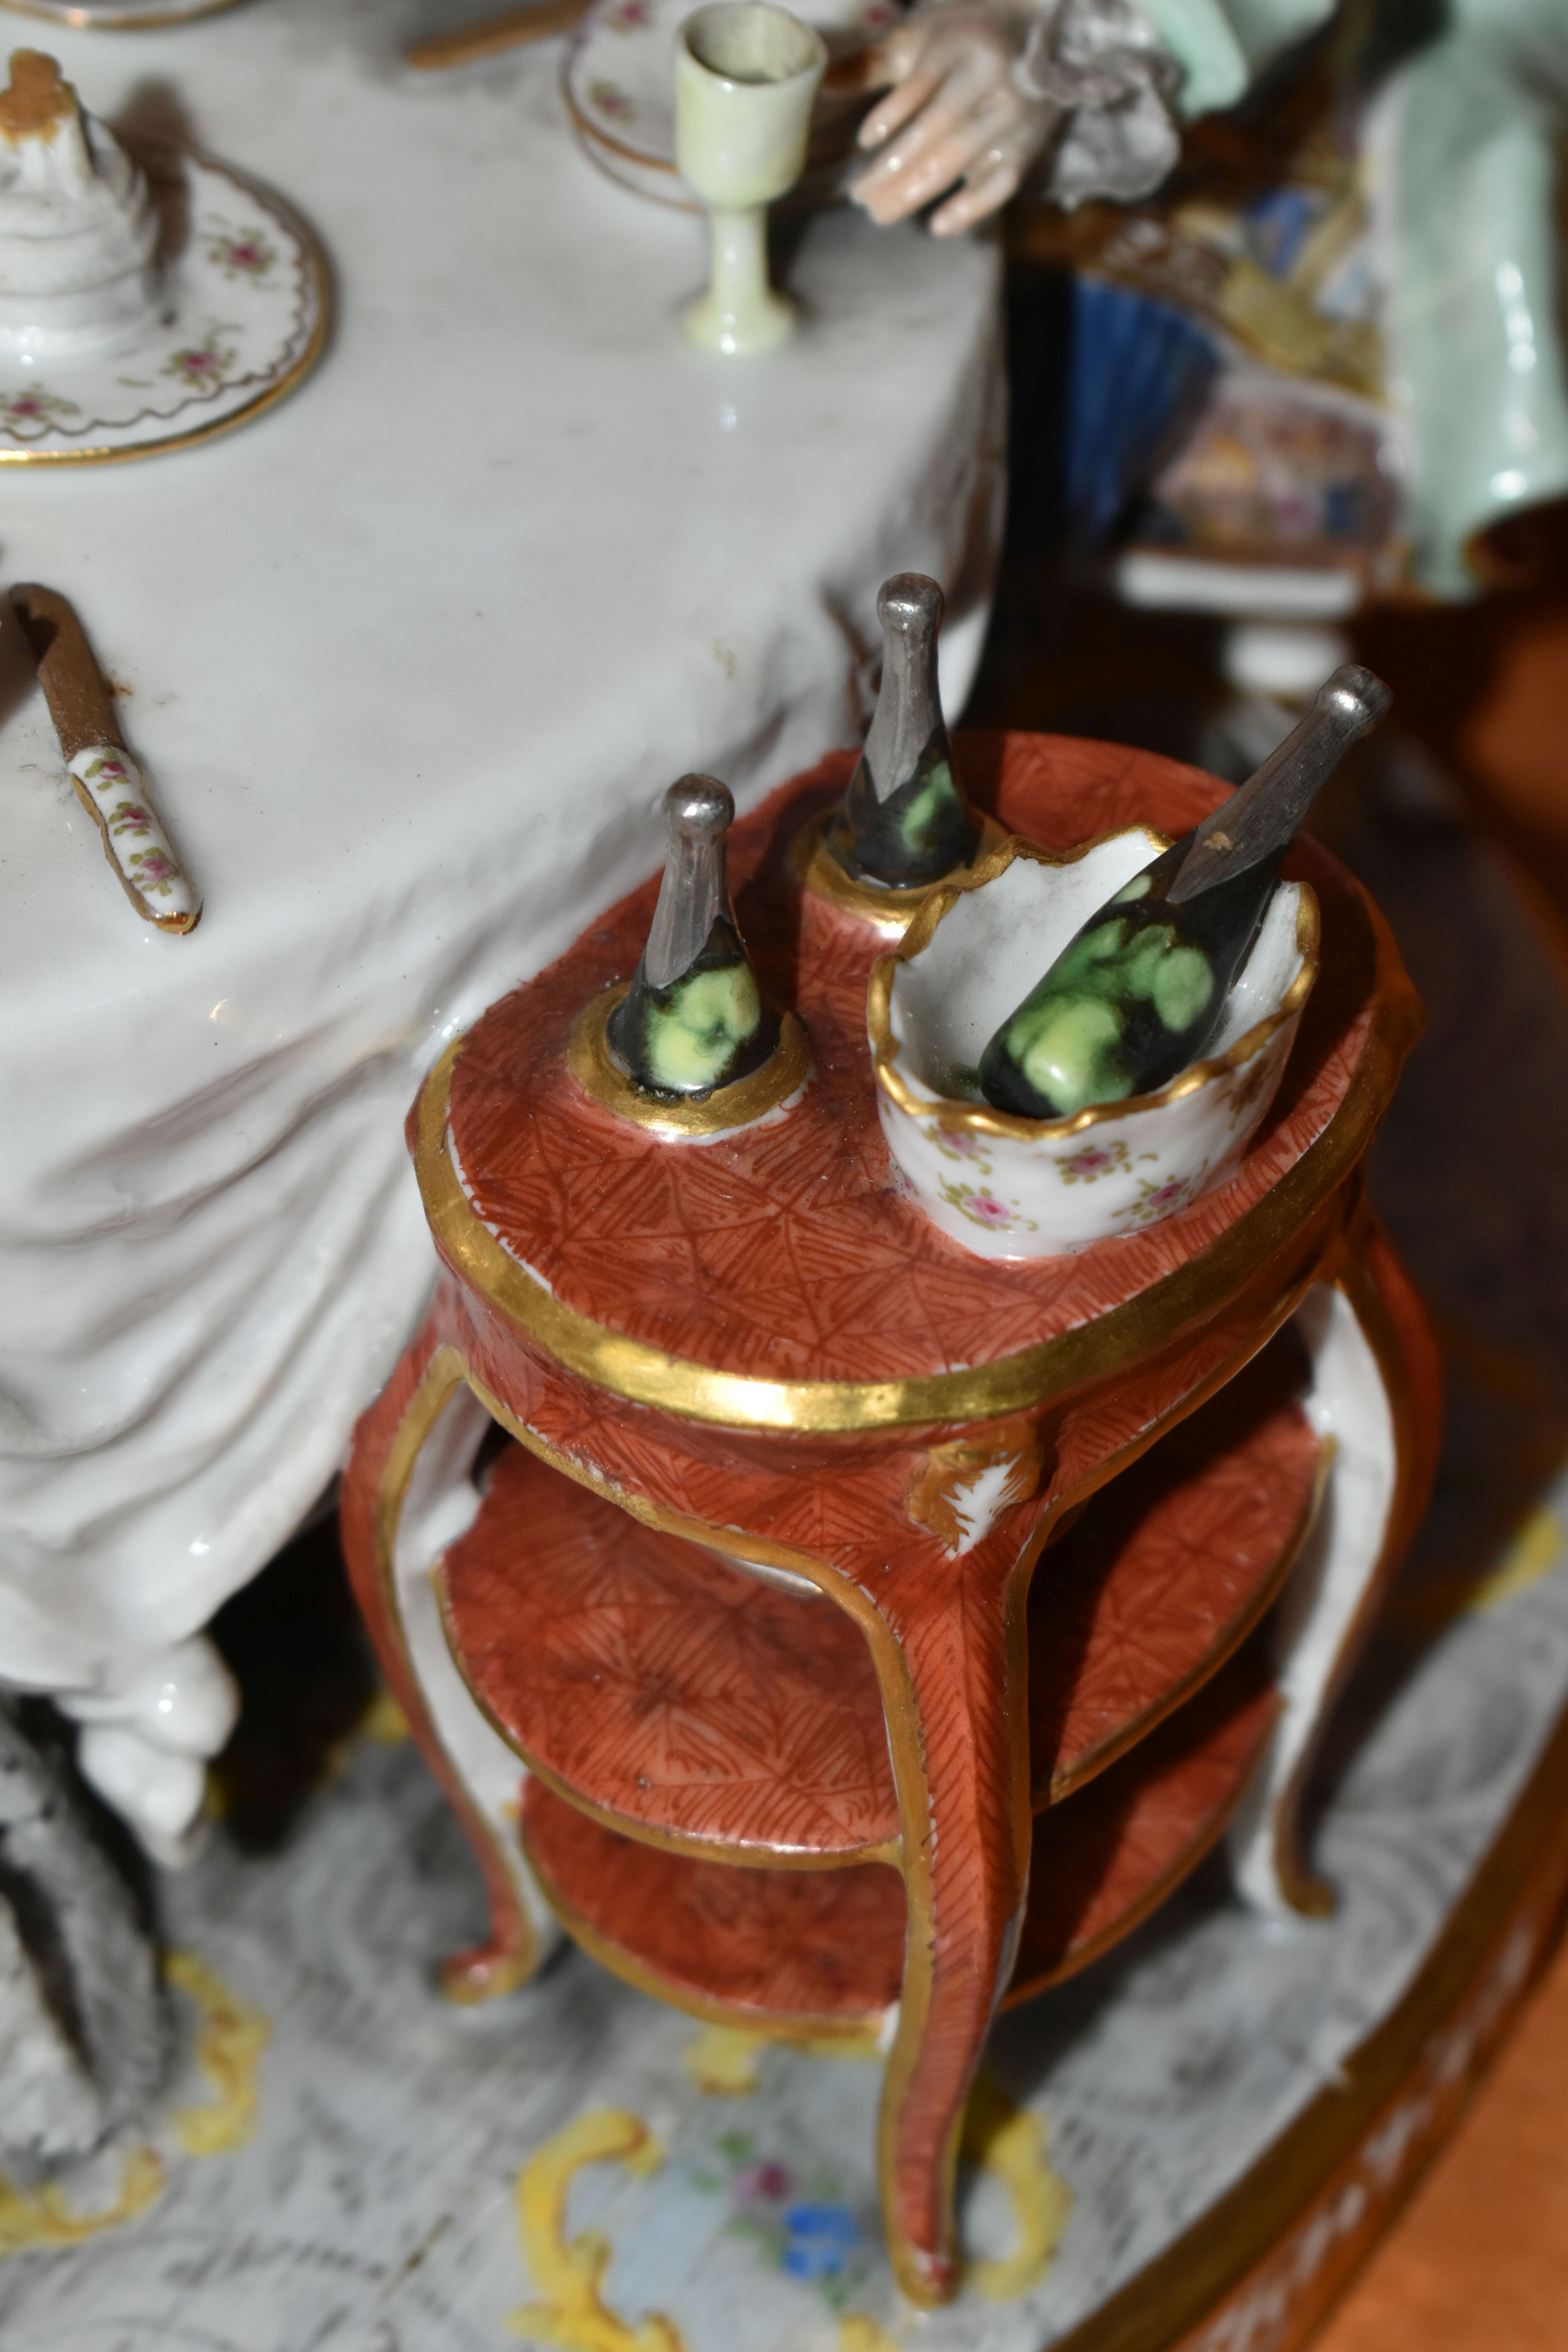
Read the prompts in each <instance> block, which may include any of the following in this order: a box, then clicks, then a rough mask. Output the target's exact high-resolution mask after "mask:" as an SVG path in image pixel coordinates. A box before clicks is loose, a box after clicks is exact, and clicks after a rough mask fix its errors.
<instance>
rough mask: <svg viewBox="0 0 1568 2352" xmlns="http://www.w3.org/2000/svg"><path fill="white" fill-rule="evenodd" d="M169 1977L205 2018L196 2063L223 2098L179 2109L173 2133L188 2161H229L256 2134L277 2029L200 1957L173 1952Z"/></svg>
mask: <svg viewBox="0 0 1568 2352" xmlns="http://www.w3.org/2000/svg"><path fill="white" fill-rule="evenodd" d="M163 1973H164V1975H165V1976H166V1977H167V1978H168V1979H169V1982H170V1983H171V1984H173V1985H178V1987H179V1989H180V1990H181V1991H182V1992H183V1993H184V1994H185V1995H186V1996H187V1998H188V1999H189V2000H194V2001H195V2004H196V2007H197V2008H198V2009H199V2010H200V2011H201V2012H202V2022H201V2026H200V2029H199V2030H198V2032H197V2034H196V2063H197V2065H198V2066H199V2067H200V2068H201V2070H202V2073H203V2074H205V2076H206V2078H207V2081H208V2082H209V2083H210V2084H212V2086H213V2088H214V2090H215V2091H216V2094H217V2096H216V2099H214V2100H212V2101H211V2102H210V2103H209V2104H208V2105H205V2106H199V2107H176V2108H175V2110H174V2114H173V2115H172V2116H170V2117H169V2128H170V2130H171V2131H172V2132H173V2133H174V2137H175V2139H176V2140H177V2141H178V2142H179V2144H180V2146H181V2147H182V2148H184V2152H185V2154H186V2155H187V2156H226V2155H227V2154H228V2152H229V2150H230V2149H231V2148H237V2147H244V2146H245V2143H246V2141H247V2139H248V2138H249V2137H250V2136H251V2134H252V2132H254V2130H255V2129H256V2115H257V2107H258V2101H259V2098H260V2092H261V2053H262V2052H263V2051H264V2050H265V2049H266V2047H267V2043H268V2037H269V2036H270V2034H271V2032H272V2028H271V2025H270V2024H269V2022H268V2020H267V2018H266V2017H264V2016H263V2014H262V2012H261V2011H260V2010H258V2009H253V2008H252V2007H251V2005H250V2003H249V2001H247V2000H241V1999H240V1997H239V1995H238V1994H237V1993H236V1992H231V1991H230V1990H229V1988H228V1987H227V1985H226V1984H225V1982H224V1980H223V1979H222V1977H220V1976H219V1974H218V1972H217V1970H216V1969H213V1968H209V1967H208V1966H207V1963H206V1962H205V1960H204V1959H201V1958H198V1957H197V1955H196V1954H195V1952H171V1953H170V1954H169V1957H168V1958H167V1959H166V1960H165V1962H164V1963H163Z"/></svg>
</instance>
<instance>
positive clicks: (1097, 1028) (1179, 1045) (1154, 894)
mask: <svg viewBox="0 0 1568 2352" xmlns="http://www.w3.org/2000/svg"><path fill="white" fill-rule="evenodd" d="M1189 846H1190V836H1189V837H1188V839H1187V840H1184V841H1179V842H1177V843H1176V844H1175V845H1174V847H1173V848H1171V849H1167V850H1165V851H1164V852H1163V854H1162V856H1159V857H1157V858H1156V859H1155V860H1154V861H1153V863H1152V865H1150V866H1145V867H1144V868H1143V870H1142V873H1140V874H1136V875H1134V876H1133V877H1132V879H1131V882H1129V883H1127V884H1126V885H1124V887H1122V888H1121V890H1119V891H1118V892H1117V893H1116V895H1115V896H1114V897H1113V898H1110V900H1109V901H1108V902H1107V903H1106V905H1104V906H1103V907H1101V908H1100V909H1099V911H1098V913H1096V914H1094V915H1091V916H1090V917H1089V921H1088V922H1087V923H1085V924H1083V925H1082V926H1081V928H1080V929H1079V930H1078V931H1076V932H1075V933H1074V935H1073V937H1072V939H1071V940H1069V941H1068V945H1067V947H1066V948H1065V949H1064V950H1062V952H1061V954H1060V955H1059V956H1058V958H1057V960H1056V961H1055V962H1054V963H1053V964H1052V966H1051V968H1050V970H1049V971H1047V973H1046V974H1045V976H1044V978H1043V979H1042V980H1040V981H1039V982H1038V983H1037V985H1036V986H1035V987H1034V988H1033V989H1031V991H1030V992H1029V993H1028V995H1027V996H1026V997H1025V999H1024V1001H1023V1003H1021V1004H1020V1005H1018V1006H1017V1008H1016V1010H1015V1011H1014V1012H1013V1013H1010V1014H1009V1015H1008V1017H1007V1019H1006V1020H1005V1022H1004V1023H1003V1024H1002V1025H1001V1027H1000V1028H999V1029H998V1030H997V1032H996V1034H995V1035H994V1037H993V1038H992V1039H991V1041H990V1043H989V1045H987V1046H986V1048H985V1051H984V1054H983V1055H982V1056H981V1061H980V1087H981V1092H982V1093H983V1094H984V1097H985V1099H986V1101H987V1102H989V1103H991V1104H993V1105H994V1108H996V1109H998V1110H1006V1111H1012V1112H1014V1113H1015V1114H1016V1116H1017V1117H1018V1118H1070V1117H1071V1116H1072V1115H1073V1114H1074V1113H1075V1112H1076V1111H1080V1110H1084V1109H1087V1108H1089V1106H1090V1105H1091V1104H1097V1103H1110V1102H1124V1101H1126V1100H1127V1098H1128V1097H1129V1096H1131V1095H1143V1094H1152V1093H1154V1092H1156V1091H1157V1090H1158V1089H1159V1088H1160V1087H1163V1086H1165V1085H1167V1084H1168V1083H1169V1081H1170V1080H1171V1079H1172V1078H1173V1077H1175V1076H1178V1074H1179V1073H1180V1072H1181V1071H1183V1070H1184V1069H1185V1068H1186V1066H1187V1065H1188V1064H1189V1063H1190V1062H1193V1061H1195V1060H1197V1059H1198V1057H1199V1056H1200V1055H1202V1053H1203V1050H1204V1047H1205V1045H1206V1044H1207V1043H1208V1040H1209V1039H1210V1037H1211V1036H1212V1035H1213V1034H1214V1032H1215V1028H1216V1027H1217V1026H1218V1024H1219V1020H1220V1016H1221V1014H1222V1013H1223V1012H1224V1009H1225V1000H1226V996H1227V994H1228V993H1229V991H1230V988H1231V985H1232V983H1233V982H1234V981H1235V979H1236V976H1237V972H1238V971H1240V970H1241V967H1242V965H1243V964H1244V963H1245V962H1246V961H1247V956H1248V955H1249V954H1250V953H1251V950H1252V946H1253V942H1254V941H1255V940H1256V939H1257V937H1258V929H1259V927H1260V925H1261V924H1262V921H1263V917H1264V914H1265V912H1266V910H1267V908H1268V901H1269V898H1270V897H1271V896H1272V895H1273V891H1274V886H1275V883H1276V881H1277V880H1278V878H1279V860H1280V858H1281V856H1283V855H1284V852H1283V850H1282V849H1281V850H1277V851H1276V852H1275V853H1274V855H1273V856H1271V857H1269V858H1268V859H1266V860H1265V861H1264V862H1263V863H1262V864H1260V865H1258V866H1253V867H1251V868H1250V869H1248V870H1247V872H1245V873H1242V874H1238V875H1235V876H1233V877H1230V878H1229V879H1228V880H1226V881H1224V882H1220V883H1217V884H1216V885H1215V887H1214V888H1213V889H1210V890H1205V891H1204V892H1202V893H1201V894H1200V895H1199V896H1198V897H1197V898H1189V899H1187V900H1185V901H1184V903H1183V904H1182V905H1180V906H1173V905H1172V904H1171V903H1170V902H1169V900H1168V898H1167V897H1166V892H1167V890H1168V888H1169V887H1170V885H1171V884H1172V883H1173V881H1174V879H1175V877H1176V875H1177V874H1178V873H1179V872H1180V870H1181V867H1182V866H1183V864H1184V860H1185V857H1186V854H1187V850H1188V848H1189Z"/></svg>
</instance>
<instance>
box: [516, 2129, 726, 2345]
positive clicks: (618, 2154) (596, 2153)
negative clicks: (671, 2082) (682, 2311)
mask: <svg viewBox="0 0 1568 2352" xmlns="http://www.w3.org/2000/svg"><path fill="white" fill-rule="evenodd" d="M612 2159H616V2160H618V2161H619V2162H620V2163H622V2164H624V2165H625V2166H626V2169H627V2171H628V2172H637V2173H643V2174H647V2173H651V2172H657V2171H658V2168H659V2165H660V2164H661V2163H662V2162H663V2160H664V2155H663V2150H662V2149H661V2148H660V2147H659V2145H658V2141H657V2140H656V2139H655V2137H653V2134H652V2133H651V2132H650V2131H649V2130H648V2127H647V2125H646V2124H645V2123H643V2122H642V2121H641V2120H640V2119H639V2117H637V2116H630V2115H627V2114H626V2110H625V2109H624V2108H621V2107H600V2108H599V2109H597V2110H596V2111H595V2113H594V2114H593V2115H588V2116H578V2118H577V2120H576V2122H575V2123H574V2124H568V2125H567V2126H566V2128H565V2130H564V2131H559V2132H557V2133H556V2134H555V2137H553V2139H549V2140H546V2142H545V2144H544V2146H543V2147H542V2148H541V2149H540V2150H539V2153H538V2154H537V2156H534V2157H531V2158H530V2160H529V2161H528V2163H527V2164H525V2165H524V2166H523V2168H522V2170H521V2172H520V2173H519V2174H518V2177H517V2227H518V2235H519V2236H520V2237H521V2241H522V2252H523V2259H524V2261H525V2262H526V2263H527V2264H528V2267H529V2270H530V2272H531V2274H532V2276H533V2279H534V2281H535V2283H536V2284H537V2285H538V2286H539V2288H540V2290H541V2292H542V2294H543V2295H544V2296H545V2297H546V2300H545V2301H544V2302H543V2303H528V2304H524V2305H523V2306H522V2308H521V2310H519V2311H512V2312H509V2313H508V2314H507V2322H506V2324H507V2326H508V2327H510V2329H511V2331H512V2333H513V2334H514V2335H517V2336H532V2337H533V2338H534V2340H535V2341H536V2342H538V2343H540V2344H555V2345H559V2346H561V2347H563V2352H687V2347H686V2342H685V2338H684V2337H683V2336H681V2334H680V2332H679V2329H678V2328H676V2327H674V2326H671V2324H670V2322H669V2321H668V2319H666V2318H665V2317H664V2316H663V2315H662V2314H660V2313H658V2312H652V2313H650V2314H649V2315H648V2317H647V2319H645V2320H644V2321H643V2322H642V2323H641V2325H640V2326H637V2327H629V2326H627V2325H626V2321H625V2320H623V2319H618V2318H617V2317H616V2314H615V2313H614V2312H613V2311H611V2310H610V2309H609V2308H608V2307H607V2306H606V2305H605V2302H604V2301H603V2299H602V2297H601V2295H600V2293H599V2289H600V2287H601V2286H602V2285H603V2284H604V2279H605V2271H606V2270H607V2269H608V2268H609V2263H610V2244H609V2241H608V2239H606V2238H605V2235H604V2234H603V2232H602V2231H598V2230H583V2231H579V2232H578V2234H577V2236H576V2237H574V2238H572V2239H568V2238H567V2235H566V2200H567V2197H568V2195H569V2194H570V2192H571V2188H572V2183H573V2180H574V2178H575V2176H576V2175H577V2174H578V2173H579V2172H580V2171H581V2170H582V2169H583V2168H584V2165H588V2164H605V2163H607V2162H609V2161H611V2160H612Z"/></svg>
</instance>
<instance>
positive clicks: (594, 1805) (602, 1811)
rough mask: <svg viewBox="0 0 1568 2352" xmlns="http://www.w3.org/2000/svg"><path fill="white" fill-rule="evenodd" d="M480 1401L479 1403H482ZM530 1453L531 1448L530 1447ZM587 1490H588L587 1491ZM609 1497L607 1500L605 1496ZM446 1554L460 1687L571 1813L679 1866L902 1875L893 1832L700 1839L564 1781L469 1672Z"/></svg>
mask: <svg viewBox="0 0 1568 2352" xmlns="http://www.w3.org/2000/svg"><path fill="white" fill-rule="evenodd" d="M481 1402H482V1399H481ZM529 1451H530V1452H531V1451H532V1448H531V1447H530V1449H529ZM590 1491H592V1490H591V1489H590ZM606 1499H607V1498H606ZM444 1568H445V1556H444V1555H443V1559H442V1560H441V1561H438V1562H437V1567H436V1570H435V1572H434V1577H433V1580H434V1583H435V1586H436V1599H437V1608H438V1611H439V1614H440V1620H441V1631H442V1633H443V1634H444V1635H445V1637H446V1642H447V1652H448V1654H450V1657H451V1660H452V1664H453V1665H454V1666H455V1667H456V1668H457V1670H458V1677H459V1679H460V1680H461V1682H462V1685H463V1688H464V1689H465V1690H466V1691H467V1692H468V1696H469V1697H470V1698H471V1699H472V1700H473V1702H474V1705H475V1706H477V1707H478V1708H479V1713H480V1714H481V1715H482V1716H483V1717H484V1718H485V1721H486V1722H487V1723H488V1724H489V1727H490V1729H491V1730H492V1731H493V1732H494V1733H495V1735H496V1738H498V1739H499V1740H500V1741H501V1742H502V1744H503V1746H505V1747H507V1748H510V1750H511V1752H512V1754H513V1755H514V1756H515V1757H516V1758H517V1759H518V1761H519V1762H520V1763H521V1764H523V1765H525V1766H526V1767H527V1769H528V1770H529V1771H530V1772H531V1774H532V1776H533V1778H534V1779H535V1780H542V1782H543V1784H544V1786H545V1787H546V1788H547V1789H548V1790H550V1793H551V1795H552V1797H559V1798H560V1800H561V1801H562V1803H563V1805H570V1806H571V1807H572V1810H573V1811H574V1812H578V1813H584V1814H585V1815H586V1816H587V1818H588V1820H589V1821H591V1822H597V1823H598V1825H599V1827H600V1828H601V1829H603V1830H609V1831H611V1832H614V1834H615V1835H616V1837H623V1838H626V1839H627V1840H628V1841H629V1842H630V1843H632V1844H633V1845H648V1846H653V1847H654V1848H655V1849H656V1850H657V1851H658V1853H673V1854H678V1855H679V1857H680V1859H681V1860H682V1861H683V1862H710V1863H713V1864H715V1865H717V1866H721V1867H724V1868H739V1869H741V1870H853V1869H858V1867H859V1865H860V1864H862V1863H867V1862H879V1863H885V1864H888V1865H889V1867H890V1868H891V1869H893V1870H897V1871H900V1872H901V1871H902V1867H903V1863H902V1857H901V1853H900V1838H899V1834H898V1832H896V1831H895V1832H894V1833H893V1835H892V1836H891V1837H890V1838H878V1839H876V1840H874V1841H872V1842H871V1843H868V1844H865V1845H857V1846H835V1847H832V1848H831V1849H830V1848H826V1847H821V1846H818V1847H806V1846H776V1845H763V1844H761V1843H758V1842H756V1841H754V1840H753V1841H751V1842H745V1841H742V1840H741V1839H737V1838H725V1837H721V1836H718V1835H713V1836H709V1837H704V1836H702V1835H701V1834H700V1832H698V1831H695V1830H678V1829H672V1828H670V1826H669V1824H668V1822H650V1821H642V1820H638V1819H636V1818H635V1817H634V1816H632V1815H630V1814H627V1813H620V1812H617V1811H616V1810H615V1808H614V1807H613V1806H610V1805H605V1804H602V1803H601V1802H600V1801H599V1800H598V1799H597V1798H596V1797H590V1796H587V1795H585V1794H584V1791H583V1790H581V1789H578V1788H575V1787H574V1785H573V1783H572V1782H571V1781H570V1780H565V1779H563V1776H562V1774H561V1773H560V1772H558V1771H557V1770H556V1769H555V1768H554V1766H553V1765H550V1764H542V1763H541V1761H540V1760H539V1758H538V1757H537V1756H536V1755H535V1754H534V1753H533V1751H532V1749H531V1748H529V1747H528V1746H527V1745H526V1744H525V1743H524V1741H523V1740H522V1739H521V1738H519V1736H518V1733H517V1732H516V1730H515V1729H514V1728H513V1727H512V1726H511V1725H510V1724H509V1723H507V1722H505V1721H503V1719H502V1718H501V1717H500V1716H499V1715H498V1714H497V1713H496V1711H495V1708H494V1707H493V1706H491V1704H490V1702H489V1699H488V1698H487V1697H486V1696H485V1695H484V1693H483V1692H482V1691H481V1690H479V1688H478V1687H477V1686H476V1685H475V1683H474V1680H473V1677H472V1675H470V1674H469V1672H468V1661H467V1659H466V1658H465V1656H464V1654H463V1651H462V1648H461V1646H460V1644H459V1643H458V1630H457V1627H456V1626H455V1625H454V1623H453V1622H452V1607H451V1599H450V1596H449V1594H448V1592H447V1579H446V1575H445V1572H444Z"/></svg>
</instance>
